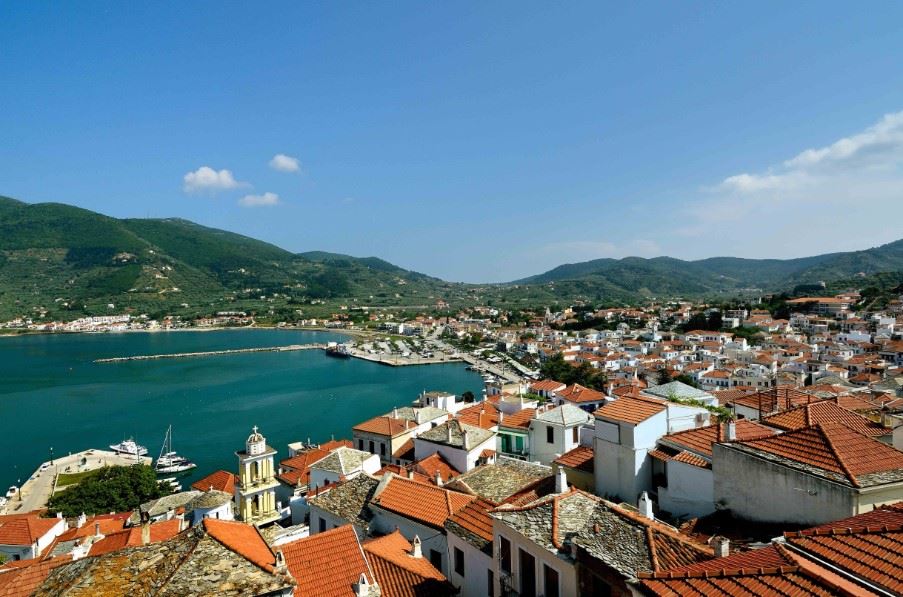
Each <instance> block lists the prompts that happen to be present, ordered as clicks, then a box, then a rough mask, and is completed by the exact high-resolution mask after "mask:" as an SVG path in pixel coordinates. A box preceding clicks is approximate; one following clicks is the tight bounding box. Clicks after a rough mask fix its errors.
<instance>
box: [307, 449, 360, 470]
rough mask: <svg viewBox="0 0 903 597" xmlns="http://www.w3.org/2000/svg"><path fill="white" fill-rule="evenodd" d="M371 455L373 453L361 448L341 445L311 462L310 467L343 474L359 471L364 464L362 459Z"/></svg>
mask: <svg viewBox="0 0 903 597" xmlns="http://www.w3.org/2000/svg"><path fill="white" fill-rule="evenodd" d="M372 457H373V454H371V453H370V452H362V451H361V450H355V449H354V448H348V447H345V446H342V447H341V448H336V449H335V450H333V451H332V452H331V453H329V454H328V455H327V456H324V457H323V458H321V459H320V460H318V461H317V462H315V463H313V464H311V465H310V468H311V469H320V470H324V471H329V472H332V473H336V474H337V475H341V476H344V475H349V474H351V473H353V472H357V471H361V470H362V468H363V466H364V461H366V460H367V459H369V458H372Z"/></svg>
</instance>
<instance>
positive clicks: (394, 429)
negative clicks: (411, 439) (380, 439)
mask: <svg viewBox="0 0 903 597" xmlns="http://www.w3.org/2000/svg"><path fill="white" fill-rule="evenodd" d="M416 427H417V423H415V422H414V421H411V420H409V419H401V418H398V419H396V418H395V417H392V416H390V415H381V416H379V417H373V418H372V419H370V420H369V421H364V422H363V423H360V424H359V425H355V426H354V427H353V429H354V431H361V432H363V433H374V434H377V435H385V436H387V437H395V436H398V435H402V434H404V433H408V432H410V431H411V430H413V429H415V428H416Z"/></svg>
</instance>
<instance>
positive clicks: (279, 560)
mask: <svg viewBox="0 0 903 597" xmlns="http://www.w3.org/2000/svg"><path fill="white" fill-rule="evenodd" d="M286 570H287V567H286V565H285V554H284V553H282V550H281V549H277V550H276V572H279V573H282V574H284V573H285V571H286Z"/></svg>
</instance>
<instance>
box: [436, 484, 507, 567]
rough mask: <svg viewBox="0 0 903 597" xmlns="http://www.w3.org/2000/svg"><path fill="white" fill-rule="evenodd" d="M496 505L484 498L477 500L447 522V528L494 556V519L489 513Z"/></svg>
mask: <svg viewBox="0 0 903 597" xmlns="http://www.w3.org/2000/svg"><path fill="white" fill-rule="evenodd" d="M496 505H497V504H495V503H493V502H490V501H488V500H484V499H483V498H477V499H475V500H474V501H472V502H470V503H469V504H467V505H466V506H464V508H462V509H461V510H458V512H457V514H455V515H454V516H452V517H451V518H449V519H448V520H446V521H445V528H446V530H447V531H448V532H450V533H454V534H455V535H457V536H458V537H460V538H462V539H464V540H465V541H467V542H468V543H470V544H471V545H473V546H474V547H476V548H477V549H479V550H481V551H483V552H486V554H487V555H489V556H492V518H491V517H490V516H489V512H490V511H491V510H492V509H493V508H495V507H496Z"/></svg>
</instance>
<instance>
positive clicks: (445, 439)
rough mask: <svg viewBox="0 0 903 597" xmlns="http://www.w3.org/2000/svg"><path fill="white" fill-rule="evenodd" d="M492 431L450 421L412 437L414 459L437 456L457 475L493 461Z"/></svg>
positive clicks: (493, 436)
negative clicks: (456, 471)
mask: <svg viewBox="0 0 903 597" xmlns="http://www.w3.org/2000/svg"><path fill="white" fill-rule="evenodd" d="M495 436H496V434H495V432H494V431H491V430H489V429H483V428H481V427H475V426H473V425H467V424H466V423H462V422H460V421H459V420H457V419H451V420H450V421H446V422H445V423H442V424H441V425H438V426H436V427H434V428H432V429H430V430H429V431H425V432H423V433H421V434H420V435H419V436H417V437H415V438H414V457H415V460H417V461H420V460H423V459H424V458H426V457H428V456H430V455H432V454H436V453H439V454H441V455H442V457H443V458H445V460H446V461H447V462H448V463H449V464H450V465H451V466H452V467H454V468H455V470H458V471H461V472H467V471H469V470H471V469H473V468H474V467H476V466H478V465H479V464H483V463H485V462H488V461H490V460H492V459H494V458H495V448H496V445H495V444H496V439H495Z"/></svg>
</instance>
